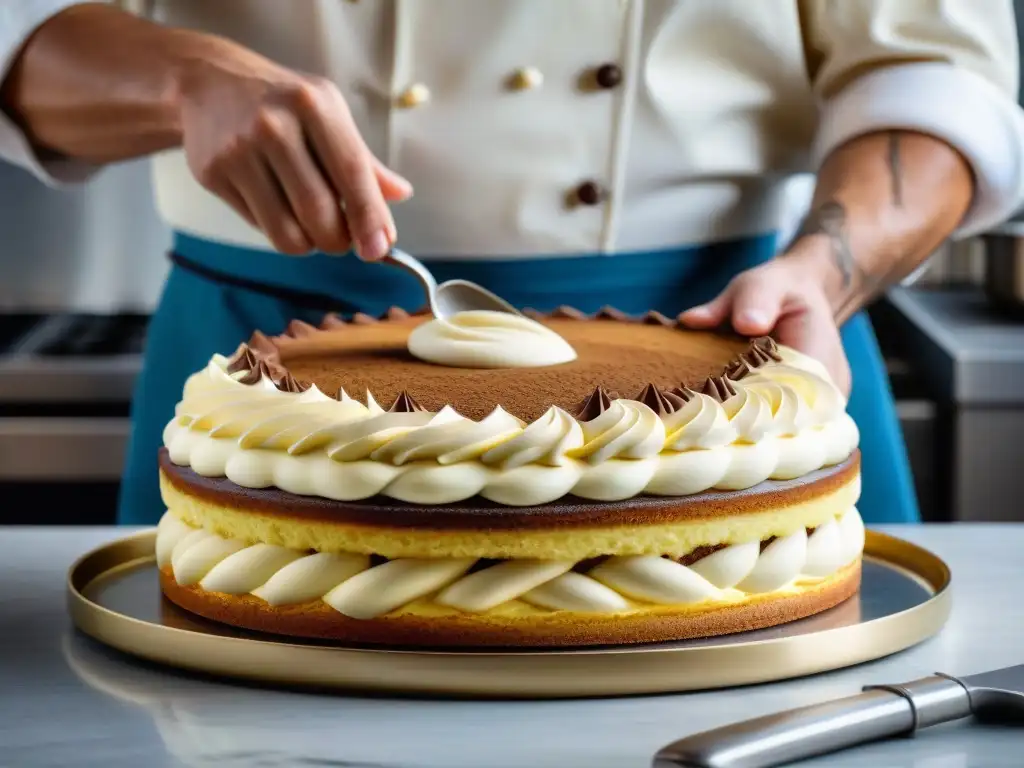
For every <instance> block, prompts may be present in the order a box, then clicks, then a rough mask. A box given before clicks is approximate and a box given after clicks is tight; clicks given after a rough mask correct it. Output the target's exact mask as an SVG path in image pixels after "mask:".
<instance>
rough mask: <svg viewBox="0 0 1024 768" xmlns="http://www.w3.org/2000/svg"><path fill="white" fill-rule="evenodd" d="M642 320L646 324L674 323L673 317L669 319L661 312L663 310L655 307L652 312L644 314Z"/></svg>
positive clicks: (667, 324) (666, 324)
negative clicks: (659, 310)
mask: <svg viewBox="0 0 1024 768" xmlns="http://www.w3.org/2000/svg"><path fill="white" fill-rule="evenodd" d="M641 321H642V322H643V323H644V324H645V325H664V326H670V325H672V320H671V319H669V318H668V317H666V316H665V315H663V314H661V312H658V311H657V310H653V309H652V310H651V311H650V312H648V313H647V314H646V315H644V316H643V318H642V319H641Z"/></svg>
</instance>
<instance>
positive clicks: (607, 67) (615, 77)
mask: <svg viewBox="0 0 1024 768" xmlns="http://www.w3.org/2000/svg"><path fill="white" fill-rule="evenodd" d="M594 79H595V80H597V84H598V85H599V86H601V87H602V88H614V87H615V86H617V85H618V84H619V83H621V82H622V68H621V67H619V65H618V64H602V65H601V66H600V67H598V68H597V72H595V73H594Z"/></svg>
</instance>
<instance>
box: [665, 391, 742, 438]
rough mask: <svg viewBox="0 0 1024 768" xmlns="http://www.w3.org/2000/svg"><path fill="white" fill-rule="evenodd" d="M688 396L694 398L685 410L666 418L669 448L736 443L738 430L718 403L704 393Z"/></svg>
mask: <svg viewBox="0 0 1024 768" xmlns="http://www.w3.org/2000/svg"><path fill="white" fill-rule="evenodd" d="M687 395H688V397H689V398H690V399H689V400H688V401H687V402H686V404H685V405H684V406H683V407H682V408H680V409H679V410H678V411H676V412H675V413H670V414H668V415H667V416H665V417H664V420H665V432H666V435H667V437H666V440H665V448H667V449H668V450H672V451H688V450H692V449H694V448H705V449H707V448H722V447H724V446H726V445H729V444H730V443H732V442H733V441H734V440H736V428H735V427H734V426H733V425H732V424H731V423H730V422H729V419H728V417H727V416H726V415H725V411H724V410H723V409H722V406H721V405H719V404H718V401H716V400H715V399H714V398H711V397H708V396H707V395H705V394H703V393H701V392H689V393H687Z"/></svg>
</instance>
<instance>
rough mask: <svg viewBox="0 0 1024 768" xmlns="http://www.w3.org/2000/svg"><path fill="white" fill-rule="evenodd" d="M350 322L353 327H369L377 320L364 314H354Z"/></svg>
mask: <svg viewBox="0 0 1024 768" xmlns="http://www.w3.org/2000/svg"><path fill="white" fill-rule="evenodd" d="M351 322H352V324H353V325H371V324H373V323H376V322H379V321H378V320H377V318H376V317H372V316H371V315H368V314H366V313H365V312H356V313H355V314H354V315H352V321H351Z"/></svg>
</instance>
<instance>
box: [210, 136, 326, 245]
mask: <svg viewBox="0 0 1024 768" xmlns="http://www.w3.org/2000/svg"><path fill="white" fill-rule="evenodd" d="M229 174H230V177H231V181H232V183H233V184H234V187H235V189H237V190H238V194H239V195H240V196H241V198H242V199H243V200H244V201H245V205H246V207H247V208H248V209H249V211H250V212H251V213H252V217H253V219H255V221H256V226H257V227H259V229H261V230H262V231H263V233H264V234H265V235H266V236H267V239H269V240H270V242H271V243H272V244H273V246H274V247H275V248H276V249H277V250H279V251H281V253H290V254H293V255H300V254H305V253H309V252H310V251H311V250H312V249H313V245H312V243H310V241H309V239H308V238H307V237H306V233H305V232H303V230H302V227H300V226H299V222H298V221H296V220H295V216H294V215H292V210H291V206H290V205H289V204H288V201H287V200H286V199H285V196H284V192H282V190H281V187H280V185H279V184H278V181H277V179H275V178H274V176H273V174H272V173H271V171H270V167H269V166H268V165H267V164H266V162H265V161H264V159H263V158H262V157H260V156H259V155H256V154H252V153H246V154H245V155H243V156H240V157H239V158H238V160H237V161H235V162H234V163H233V164H232V166H231V168H230V170H229Z"/></svg>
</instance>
